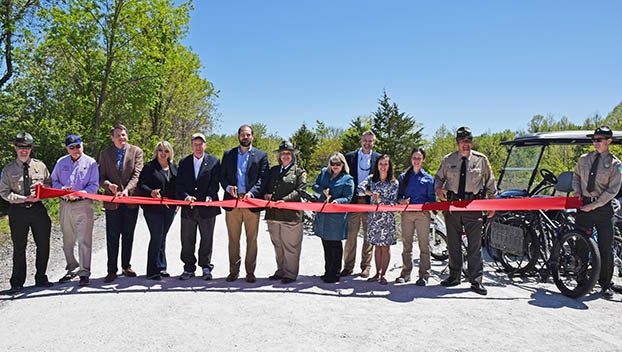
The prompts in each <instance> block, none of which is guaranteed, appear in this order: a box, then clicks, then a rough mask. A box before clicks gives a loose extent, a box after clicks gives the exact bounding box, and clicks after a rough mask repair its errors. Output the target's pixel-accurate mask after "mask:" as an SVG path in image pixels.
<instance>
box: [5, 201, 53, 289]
mask: <svg viewBox="0 0 622 352" xmlns="http://www.w3.org/2000/svg"><path fill="white" fill-rule="evenodd" d="M8 214H9V227H10V228H11V239H12V240H13V272H12V274H11V280H10V282H11V287H19V286H24V282H25V281H26V245H27V244H28V229H31V230H32V237H33V238H34V240H35V244H36V246H37V254H36V260H35V267H36V269H37V272H36V273H35V282H44V281H47V276H46V274H45V272H46V270H47V267H48V259H49V257H50V231H51V229H52V222H51V221H50V217H49V216H48V213H47V210H46V209H45V206H43V204H42V203H35V204H34V205H33V206H32V207H30V208H25V207H19V206H15V205H11V206H9V209H8Z"/></svg>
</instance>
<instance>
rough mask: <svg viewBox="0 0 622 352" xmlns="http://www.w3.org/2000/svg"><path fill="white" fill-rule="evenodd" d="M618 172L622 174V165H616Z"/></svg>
mask: <svg viewBox="0 0 622 352" xmlns="http://www.w3.org/2000/svg"><path fill="white" fill-rule="evenodd" d="M618 172H620V173H621V174H622V164H620V165H618Z"/></svg>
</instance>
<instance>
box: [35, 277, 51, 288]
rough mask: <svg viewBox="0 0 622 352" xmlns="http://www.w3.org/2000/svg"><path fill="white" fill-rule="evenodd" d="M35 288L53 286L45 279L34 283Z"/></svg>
mask: <svg viewBox="0 0 622 352" xmlns="http://www.w3.org/2000/svg"><path fill="white" fill-rule="evenodd" d="M35 286H36V287H52V286H54V284H53V283H51V282H49V281H48V280H47V279H45V280H41V281H37V282H36V283H35Z"/></svg>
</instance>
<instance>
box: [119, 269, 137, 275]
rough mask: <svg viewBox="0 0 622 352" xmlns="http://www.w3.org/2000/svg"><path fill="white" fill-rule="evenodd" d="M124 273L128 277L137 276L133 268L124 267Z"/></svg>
mask: <svg viewBox="0 0 622 352" xmlns="http://www.w3.org/2000/svg"><path fill="white" fill-rule="evenodd" d="M122 273H123V275H125V276H126V277H136V272H135V271H134V270H132V268H127V269H123V271H122Z"/></svg>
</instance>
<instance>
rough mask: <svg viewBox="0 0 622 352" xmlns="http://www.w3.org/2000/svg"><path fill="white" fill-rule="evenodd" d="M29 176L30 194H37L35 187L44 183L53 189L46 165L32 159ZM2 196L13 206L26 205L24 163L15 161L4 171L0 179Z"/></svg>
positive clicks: (30, 160)
mask: <svg viewBox="0 0 622 352" xmlns="http://www.w3.org/2000/svg"><path fill="white" fill-rule="evenodd" d="M26 163H27V164H28V165H29V169H28V174H29V175H30V180H31V181H30V193H31V194H33V195H34V194H35V193H36V192H35V185H36V184H37V183H42V184H43V185H44V186H46V187H51V185H52V182H51V180H50V173H49V171H48V168H47V167H46V166H45V164H44V163H43V162H42V161H40V160H37V159H33V158H30V159H29V160H28V161H27V162H26ZM0 196H1V197H2V198H4V200H6V201H7V202H9V203H11V204H20V203H24V199H26V196H25V195H24V163H23V162H21V161H20V160H19V159H15V160H13V161H11V162H10V163H8V164H7V165H6V166H5V167H4V169H2V177H1V178H0Z"/></svg>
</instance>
